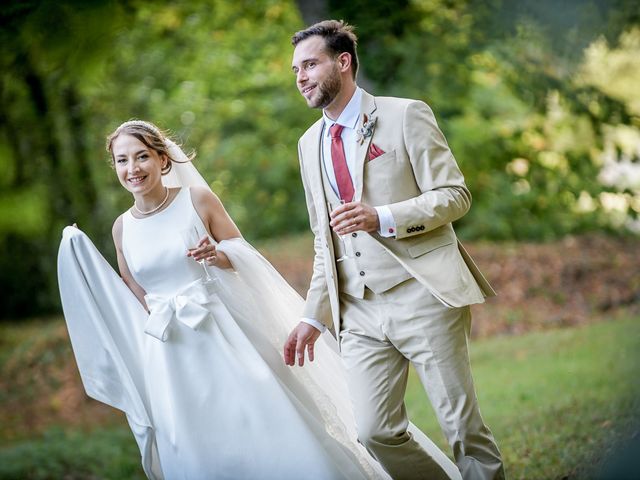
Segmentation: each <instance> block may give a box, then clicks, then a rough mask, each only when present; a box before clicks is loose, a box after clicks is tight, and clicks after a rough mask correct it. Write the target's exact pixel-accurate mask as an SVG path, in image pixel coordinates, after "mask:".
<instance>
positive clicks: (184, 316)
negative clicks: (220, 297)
mask: <svg viewBox="0 0 640 480" xmlns="http://www.w3.org/2000/svg"><path fill="white" fill-rule="evenodd" d="M144 299H145V301H146V302H147V306H148V307H149V311H150V313H149V318H148V319H147V323H146V325H145V328H144V331H145V333H147V334H149V335H151V336H152V337H156V338H157V339H158V340H160V341H162V342H166V341H167V338H168V336H169V325H170V324H171V321H172V320H173V319H174V318H175V319H177V320H178V321H180V322H182V323H183V324H185V325H186V326H188V327H189V328H191V329H193V330H197V328H198V327H199V326H200V324H201V323H202V322H203V321H205V320H206V319H207V318H209V314H210V312H209V309H208V308H206V305H207V304H209V303H210V302H211V299H210V297H209V292H208V290H207V287H205V286H204V285H203V284H202V280H200V279H198V280H196V281H195V282H193V283H190V284H189V285H187V286H186V287H184V288H182V289H181V290H179V291H178V292H177V293H176V294H175V295H173V296H162V295H155V294H147V295H145V297H144Z"/></svg>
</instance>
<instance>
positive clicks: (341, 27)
mask: <svg viewBox="0 0 640 480" xmlns="http://www.w3.org/2000/svg"><path fill="white" fill-rule="evenodd" d="M292 43H293V45H294V47H295V50H294V53H293V62H292V68H293V73H294V74H295V75H296V84H297V87H298V90H299V91H300V93H301V94H302V96H303V97H304V98H305V100H306V101H307V104H308V105H309V106H310V107H311V108H321V109H322V113H323V115H322V118H320V119H319V120H318V121H317V122H316V123H314V124H313V125H312V126H311V127H310V128H309V129H308V130H307V131H306V132H305V134H304V135H303V136H302V137H301V138H300V141H299V144H298V155H299V159H300V169H301V175H302V182H303V185H304V191H305V194H306V201H307V208H308V210H309V217H310V223H311V228H312V230H313V233H314V235H315V240H314V246H315V259H314V266H313V277H312V279H311V285H310V288H309V292H308V294H307V300H306V304H305V311H304V314H303V315H304V318H303V319H302V321H301V322H300V323H299V325H298V326H297V327H296V328H295V329H294V330H293V331H292V332H291V335H290V336H289V338H288V340H287V342H286V345H285V362H286V363H287V364H288V365H295V363H296V360H297V361H298V365H303V363H304V351H305V348H306V350H307V353H308V356H309V360H313V345H314V342H315V341H316V340H317V338H318V337H319V335H320V333H321V332H322V331H324V330H325V329H327V328H329V329H333V330H334V332H335V333H336V335H337V336H338V338H339V341H340V348H341V354H342V358H343V360H344V363H345V366H346V369H347V373H348V382H349V389H350V395H351V399H352V402H353V405H354V411H355V416H356V423H357V430H358V438H359V441H360V442H361V443H362V444H363V445H364V446H365V447H366V448H367V449H368V450H369V452H370V453H371V454H372V455H373V456H374V457H375V458H376V459H377V460H378V461H379V462H380V463H381V464H382V465H383V466H384V468H385V469H386V470H387V472H389V474H390V475H391V476H392V477H393V478H394V479H413V478H431V479H435V478H447V477H446V475H445V473H444V471H443V470H442V469H441V468H440V467H439V466H438V464H437V463H436V462H435V461H434V460H432V458H431V457H430V456H429V455H428V454H427V453H426V452H425V451H424V450H423V449H422V448H421V447H420V445H419V444H418V443H417V442H416V441H415V440H414V439H413V438H412V436H411V435H410V434H409V433H408V432H407V424H408V419H407V414H406V410H405V405H404V395H405V390H406V386H407V375H408V367H409V364H410V363H411V364H412V365H413V366H414V367H415V369H416V371H417V373H418V376H419V377H420V380H421V381H422V384H423V385H424V388H425V390H426V391H427V394H428V396H429V399H430V400H431V403H432V405H433V408H434V410H435V412H436V415H437V417H438V420H439V422H440V426H441V428H442V430H443V432H444V434H445V436H446V438H447V440H448V442H449V444H450V445H451V447H452V449H453V454H454V457H455V461H456V464H457V466H458V468H459V469H460V471H461V473H462V476H463V478H465V479H490V478H504V470H503V466H502V460H501V457H500V452H499V451H498V448H497V446H496V444H495V441H494V439H493V436H492V434H491V432H490V431H489V429H488V428H487V426H486V425H485V424H484V422H483V420H482V417H481V416H480V410H479V408H478V402H477V398H476V394H475V391H474V386H473V379H472V377H471V370H470V365H469V356H468V351H467V341H468V337H469V328H470V321H471V317H470V313H469V305H470V304H473V303H481V302H483V301H484V297H485V296H491V295H495V292H494V291H493V289H492V288H491V286H490V285H489V284H488V283H487V281H486V280H485V279H484V277H483V276H482V274H481V273H480V271H479V270H478V268H477V267H476V266H475V264H474V263H473V261H472V260H471V258H470V257H469V255H468V254H467V252H466V251H465V250H464V248H463V247H462V245H461V244H460V243H459V242H458V240H457V238H456V235H455V232H454V230H453V227H452V225H451V222H453V221H454V220H457V219H458V218H460V217H462V216H463V215H464V214H465V213H466V212H467V211H468V210H469V207H470V204H471V195H470V193H469V191H468V189H467V187H466V186H465V183H464V178H463V176H462V173H461V172H460V170H459V168H458V165H457V164H456V161H455V159H454V157H453V155H452V153H451V151H450V150H449V147H448V145H447V142H446V140H445V138H444V136H443V134H442V132H441V131H440V129H439V128H438V125H437V124H436V121H435V118H434V116H433V113H432V111H431V109H430V108H429V107H428V106H427V105H426V104H424V103H423V102H420V101H416V100H408V99H401V98H389V97H374V96H372V95H370V94H369V93H367V92H365V91H364V90H362V89H361V88H359V87H358V86H357V85H356V81H355V79H356V73H357V70H358V57H357V53H356V36H355V35H354V33H353V30H352V28H351V26H349V25H347V24H345V23H344V22H341V21H340V22H338V21H335V20H327V21H323V22H320V23H317V24H315V25H312V26H311V27H309V28H307V29H306V30H302V31H300V32H297V33H296V34H295V35H294V36H293V39H292Z"/></svg>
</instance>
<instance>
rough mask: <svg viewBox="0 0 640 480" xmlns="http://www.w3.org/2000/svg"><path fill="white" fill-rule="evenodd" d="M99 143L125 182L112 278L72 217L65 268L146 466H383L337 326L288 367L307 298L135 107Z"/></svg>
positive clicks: (365, 474) (97, 387)
mask: <svg viewBox="0 0 640 480" xmlns="http://www.w3.org/2000/svg"><path fill="white" fill-rule="evenodd" d="M107 149H108V151H109V152H110V154H111V157H112V161H113V165H114V167H115V171H116V174H117V176H118V179H119V181H120V183H121V184H122V186H123V187H124V188H125V189H126V190H128V191H129V192H130V193H131V194H132V195H133V206H132V207H131V208H130V209H128V210H127V211H126V212H124V213H123V214H122V215H120V216H119V217H118V218H117V219H116V221H115V223H114V226H113V240H114V244H115V247H116V252H117V258H118V267H119V270H120V275H121V276H118V275H117V274H116V273H115V272H114V271H113V269H111V267H110V266H109V264H108V263H107V262H106V261H105V260H104V258H103V257H102V256H101V255H100V253H99V252H98V251H97V250H96V249H95V247H94V246H93V244H92V243H91V241H90V240H89V239H88V237H86V235H84V234H83V233H82V232H81V231H80V230H78V229H77V228H74V227H67V228H65V230H64V232H63V239H62V242H61V245H60V251H59V256H58V277H59V284H60V293H61V298H62V304H63V310H64V314H65V319H66V321H67V325H68V329H69V334H70V338H71V342H72V345H73V349H74V354H75V357H76V361H77V363H78V367H79V370H80V374H81V377H82V381H83V383H84V386H85V389H86V391H87V394H88V395H89V396H91V397H93V398H95V399H97V400H99V401H101V402H104V403H106V404H108V405H111V406H113V407H115V408H118V409H120V410H122V411H124V412H125V414H126V417H127V420H128V422H129V425H130V427H131V430H132V432H133V434H134V436H135V438H136V441H137V442H138V446H139V448H140V453H141V456H142V466H143V469H144V471H145V473H146V475H147V477H149V478H151V479H163V478H166V479H177V478H180V479H183V478H184V479H203V480H204V479H207V480H208V479H214V478H220V479H258V478H259V479H301V478H303V479H349V480H350V479H360V478H363V479H364V478H389V477H388V475H387V474H386V473H385V472H384V471H383V470H382V469H381V467H380V466H379V465H378V464H377V462H375V460H374V459H372V458H371V457H370V456H369V455H368V454H367V452H366V451H365V450H364V449H363V448H362V447H361V446H360V445H359V444H358V443H357V441H356V436H355V435H356V434H355V428H354V424H353V416H352V414H351V411H350V405H349V403H348V400H347V399H348V398H349V397H348V395H347V386H346V383H345V378H344V373H343V369H342V366H341V364H340V358H339V356H338V354H337V353H336V352H337V350H336V345H335V341H334V339H333V337H331V336H330V335H329V334H326V335H324V337H325V338H324V342H317V344H316V350H318V349H320V350H322V353H321V354H320V355H319V357H320V358H321V360H320V361H316V362H313V363H312V364H310V365H309V366H308V367H306V368H304V369H296V370H291V369H288V368H287V367H286V365H285V364H284V362H283V360H282V357H281V350H282V346H283V345H284V343H285V340H286V338H287V334H288V332H289V330H290V329H291V328H292V327H293V326H294V325H295V324H297V322H298V319H299V317H300V313H301V311H302V299H301V298H300V297H299V296H298V295H297V294H296V293H295V291H293V289H291V287H289V286H288V285H287V283H286V282H285V281H284V280H283V279H282V277H280V275H279V274H278V273H277V272H276V271H275V269H273V267H272V266H271V265H270V264H269V263H268V262H267V261H266V260H265V259H264V258H263V257H262V256H261V255H260V254H259V253H258V252H257V251H256V250H254V249H253V248H252V247H251V246H250V245H249V244H248V243H247V242H245V241H244V240H243V239H242V237H241V234H240V231H239V230H238V228H237V227H236V225H235V224H234V222H233V220H232V219H231V218H230V217H229V215H228V214H227V212H226V211H225V209H224V207H223V205H222V203H221V202H220V200H219V199H218V197H217V196H215V194H213V193H212V192H211V190H210V189H209V187H208V186H207V184H206V182H205V181H204V180H203V179H202V177H201V176H200V175H199V174H198V172H197V170H196V169H195V167H194V166H193V165H192V164H191V162H190V161H189V159H188V158H187V157H186V156H185V154H184V153H183V152H182V150H181V149H180V148H179V147H178V146H177V145H176V144H175V143H173V142H172V141H171V140H169V139H168V138H167V137H166V136H165V135H163V133H162V132H161V131H160V130H159V129H158V128H157V127H156V126H154V125H153V124H151V123H148V122H143V121H137V120H136V121H129V122H125V123H123V124H122V125H120V126H119V127H118V128H117V129H116V130H115V131H114V132H113V133H112V134H111V135H110V136H109V137H108V143H107ZM319 353H320V352H319ZM413 433H414V435H415V436H416V438H418V439H419V441H421V442H422V443H423V445H424V446H425V448H427V449H428V450H429V451H430V452H431V453H432V455H433V456H434V458H436V459H437V460H438V461H439V462H440V463H441V464H442V465H443V468H445V469H446V470H447V471H448V472H450V476H452V477H456V476H457V470H456V468H455V466H454V465H453V463H452V462H450V461H449V460H448V459H447V457H446V456H445V455H444V454H443V453H442V452H441V451H440V450H439V449H438V448H437V447H435V445H433V444H432V443H431V442H430V441H429V440H428V439H427V438H426V437H425V436H424V434H422V433H421V432H420V431H419V430H417V429H415V428H414V429H413Z"/></svg>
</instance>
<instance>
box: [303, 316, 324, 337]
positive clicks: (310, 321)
mask: <svg viewBox="0 0 640 480" xmlns="http://www.w3.org/2000/svg"><path fill="white" fill-rule="evenodd" d="M300 321H301V322H304V323H306V324H308V325H311V326H312V327H315V328H316V329H317V330H320V333H324V331H325V330H326V329H327V327H326V326H325V325H323V324H322V323H320V322H319V321H317V320H314V319H313V318H306V317H302V318H301V319H300Z"/></svg>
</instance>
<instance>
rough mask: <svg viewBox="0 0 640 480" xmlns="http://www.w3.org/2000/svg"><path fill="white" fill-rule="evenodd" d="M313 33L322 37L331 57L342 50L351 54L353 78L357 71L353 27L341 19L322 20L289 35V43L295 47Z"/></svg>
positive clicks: (356, 42)
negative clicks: (291, 35)
mask: <svg viewBox="0 0 640 480" xmlns="http://www.w3.org/2000/svg"><path fill="white" fill-rule="evenodd" d="M314 35H318V36H320V37H322V38H324V43H325V46H326V48H327V53H328V54H329V55H331V56H332V57H333V58H335V57H337V56H338V55H340V54H341V53H344V52H346V53H348V54H349V55H351V74H352V75H353V78H354V79H355V78H356V74H357V73H358V53H357V46H358V37H356V34H355V33H353V27H352V26H351V25H349V24H348V23H346V22H344V21H343V20H323V21H322V22H318V23H315V24H313V25H311V26H310V27H307V28H305V29H304V30H300V31H299V32H296V33H295V34H294V35H293V37H291V44H292V45H293V46H294V47H295V46H296V45H298V43H300V42H301V41H303V40H306V39H307V38H309V37H312V36H314Z"/></svg>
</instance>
